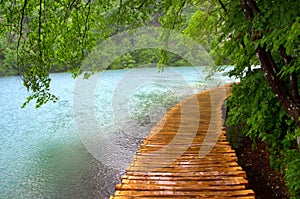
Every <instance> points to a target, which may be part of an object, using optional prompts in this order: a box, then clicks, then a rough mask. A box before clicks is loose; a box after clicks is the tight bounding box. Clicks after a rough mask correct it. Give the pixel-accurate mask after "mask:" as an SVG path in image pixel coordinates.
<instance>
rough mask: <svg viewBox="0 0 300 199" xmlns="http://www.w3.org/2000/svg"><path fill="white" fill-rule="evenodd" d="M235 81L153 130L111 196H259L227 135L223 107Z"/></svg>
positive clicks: (186, 104)
mask: <svg viewBox="0 0 300 199" xmlns="http://www.w3.org/2000/svg"><path fill="white" fill-rule="evenodd" d="M229 94H230V85H225V86H221V87H217V88H214V89H211V90H208V91H204V92H201V93H199V94H197V95H194V96H191V97H189V98H187V99H186V100H184V101H182V102H180V103H179V104H177V105H176V106H174V107H173V108H172V109H171V110H170V111H168V112H167V113H166V114H165V116H164V117H163V118H162V119H161V120H160V121H159V122H158V123H157V125H156V126H155V127H154V128H153V129H152V130H151V131H150V133H149V135H148V136H147V137H146V139H145V140H144V142H143V143H142V144H141V146H140V148H139V150H138V151H137V153H136V155H135V156H134V158H133V161H132V162H131V164H130V166H129V167H128V168H127V169H126V174H125V175H124V176H122V177H121V180H122V183H121V184H118V185H116V190H115V193H114V195H113V196H111V199H129V198H140V199H148V198H149V199H150V198H152V199H154V198H164V199H169V198H244V199H246V198H247V199H250V198H255V194H254V192H253V191H252V190H250V189H247V184H248V181H247V180H246V173H245V172H244V171H243V170H242V168H241V167H240V166H239V165H238V164H237V157H236V154H235V151H234V150H233V149H232V148H231V146H230V143H229V142H227V141H226V130H225V128H224V127H223V125H224V121H223V113H222V107H223V105H224V101H225V99H226V98H227V97H228V95H229Z"/></svg>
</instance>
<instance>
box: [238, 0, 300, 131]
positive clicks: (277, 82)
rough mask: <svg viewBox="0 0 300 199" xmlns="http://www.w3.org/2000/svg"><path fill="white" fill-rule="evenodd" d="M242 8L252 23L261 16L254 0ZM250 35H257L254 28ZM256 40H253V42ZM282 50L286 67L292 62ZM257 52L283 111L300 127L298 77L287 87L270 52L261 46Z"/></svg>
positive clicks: (245, 0)
mask: <svg viewBox="0 0 300 199" xmlns="http://www.w3.org/2000/svg"><path fill="white" fill-rule="evenodd" d="M241 6H242V10H243V13H244V15H245V16H246V18H247V20H250V21H252V20H253V18H254V15H255V14H261V13H260V10H259V8H258V6H257V5H256V2H255V1H254V0H241ZM250 34H251V38H252V36H255V35H257V34H255V30H254V29H253V28H251V29H250ZM258 39H260V38H259V37H258V38H256V39H255V40H258ZM255 40H253V42H254V41H255ZM282 48H283V46H282V47H281V49H279V51H281V55H282V57H283V59H284V61H285V63H286V65H289V63H290V62H289V61H288V57H287V56H286V55H285V54H284V52H283V51H282V50H283V49H282ZM255 50H256V55H257V57H258V59H259V61H260V64H261V68H262V70H263V72H264V75H265V77H266V79H267V81H268V84H269V86H270V87H271V89H272V91H273V93H274V94H275V96H276V98H277V99H278V101H279V103H280V104H281V106H282V107H283V109H284V110H285V111H286V112H287V113H288V114H289V115H290V116H291V117H292V118H293V119H294V120H295V122H296V123H297V125H298V127H300V121H299V117H300V105H299V103H298V102H300V99H299V93H298V87H297V86H296V85H297V84H296V83H295V81H296V82H297V76H296V75H295V74H291V75H290V79H289V81H290V82H289V84H290V87H289V88H288V87H286V86H285V82H284V80H283V79H281V78H280V77H279V75H278V73H279V69H278V67H277V65H276V63H275V62H274V59H273V57H272V54H271V53H270V52H268V51H267V50H266V48H265V47H260V46H259V47H257V48H256V49H255Z"/></svg>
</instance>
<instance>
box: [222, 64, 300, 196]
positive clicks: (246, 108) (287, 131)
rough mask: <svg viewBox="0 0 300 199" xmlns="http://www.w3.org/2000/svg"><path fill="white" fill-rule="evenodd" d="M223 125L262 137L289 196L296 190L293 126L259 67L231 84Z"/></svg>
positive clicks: (297, 164)
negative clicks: (281, 174) (281, 175)
mask: <svg viewBox="0 0 300 199" xmlns="http://www.w3.org/2000/svg"><path fill="white" fill-rule="evenodd" d="M227 106H228V108H229V112H228V115H227V116H228V117H227V125H229V126H231V128H233V129H234V128H236V129H239V131H240V133H242V134H243V135H246V136H247V137H249V138H251V139H252V140H253V141H254V142H255V141H256V139H260V140H262V141H263V142H264V143H265V144H266V147H267V149H268V150H269V152H270V164H271V166H272V167H273V168H275V169H277V170H280V171H281V172H283V173H285V178H286V182H287V185H288V186H289V189H290V190H289V191H290V193H291V196H292V195H294V196H296V195H297V194H299V191H300V189H299V188H300V176H299V174H300V172H299V168H300V161H299V158H300V155H299V154H300V151H299V149H298V147H297V143H296V140H297V136H299V132H298V133H297V132H295V131H296V129H297V125H296V124H295V122H294V121H293V120H292V119H291V118H290V117H289V115H288V114H287V113H286V112H285V111H284V110H283V109H282V107H281V106H280V104H279V102H278V101H277V99H276V98H275V95H274V94H273V92H272V91H271V90H270V88H269V86H268V84H267V82H266V80H265V78H264V76H263V73H262V71H261V70H260V69H255V70H254V71H251V72H248V73H247V75H246V76H245V77H244V79H243V81H241V82H240V83H239V84H236V85H234V86H233V87H232V95H231V97H230V98H229V99H228V101H227Z"/></svg>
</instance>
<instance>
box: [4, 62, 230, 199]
mask: <svg viewBox="0 0 300 199" xmlns="http://www.w3.org/2000/svg"><path fill="white" fill-rule="evenodd" d="M202 70H203V67H198V68H196V67H179V68H176V69H171V68H170V69H167V70H165V71H164V72H163V73H157V69H155V68H153V69H139V70H134V71H132V70H131V71H129V70H118V71H106V72H103V73H101V74H98V77H99V79H98V80H97V81H95V82H96V84H97V85H96V87H95V89H94V90H92V91H90V90H89V87H88V86H86V85H85V86H84V87H83V88H81V89H82V90H80V89H79V90H78V89H76V86H78V85H79V86H80V83H78V80H74V79H72V78H71V76H70V74H67V73H60V74H52V75H51V76H52V79H53V80H52V84H51V85H52V86H51V87H52V91H53V93H54V94H56V95H57V96H59V97H60V100H59V101H58V102H57V103H48V104H46V105H44V106H42V107H41V108H39V109H35V107H34V104H33V103H32V104H29V105H28V106H26V107H25V108H24V109H21V108H20V107H21V105H22V103H23V102H24V100H25V98H26V96H28V93H27V91H26V89H25V88H23V86H22V81H21V80H20V78H18V77H1V78H0V88H1V89H0V107H1V118H0V198H108V197H109V196H110V195H111V194H112V193H113V192H114V187H115V184H116V183H119V179H120V175H122V174H124V170H125V168H126V167H127V166H128V164H129V163H130V161H131V159H132V157H133V155H134V153H135V151H136V150H137V149H138V147H139V145H140V143H141V142H142V141H143V139H144V137H145V136H146V135H147V133H148V132H149V130H150V129H151V128H152V127H153V126H154V125H155V124H156V122H157V121H159V119H160V118H161V117H162V116H163V115H164V113H165V112H166V111H167V110H168V109H170V108H171V107H172V106H173V105H175V104H176V103H177V102H179V101H181V100H182V99H184V98H186V97H188V96H190V95H192V94H194V93H196V92H199V91H202V90H205V89H208V88H209V87H213V86H215V85H219V84H225V83H228V82H231V81H233V80H230V79H227V78H225V77H222V76H221V75H220V74H219V75H217V76H216V79H215V80H214V82H213V83H211V82H207V81H206V80H205V73H204V72H203V71H202ZM95 82H94V83H95ZM82 85H83V84H82ZM82 85H81V86H82ZM126 89H128V90H126ZM78 91H80V92H85V91H86V92H91V94H92V96H93V99H89V100H90V102H91V103H90V104H89V105H92V106H89V105H86V104H84V103H81V101H80V100H78V99H81V100H82V99H84V97H82V96H85V95H83V94H82V93H80V92H78ZM87 100H88V99H87ZM91 112H92V113H93V118H94V119H95V121H96V124H97V128H96V130H95V129H93V128H91V129H89V127H92V126H93V125H92V124H91V120H90V119H89V117H86V115H85V114H87V113H91ZM82 129H83V130H84V131H83V130H82Z"/></svg>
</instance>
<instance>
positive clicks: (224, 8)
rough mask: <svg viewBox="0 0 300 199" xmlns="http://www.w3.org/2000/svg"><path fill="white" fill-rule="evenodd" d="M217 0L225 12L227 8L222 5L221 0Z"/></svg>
mask: <svg viewBox="0 0 300 199" xmlns="http://www.w3.org/2000/svg"><path fill="white" fill-rule="evenodd" d="M218 1H219V4H220V5H221V7H222V9H223V10H224V11H225V12H226V13H227V9H226V7H225V5H224V3H223V2H222V0H218Z"/></svg>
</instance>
